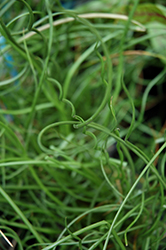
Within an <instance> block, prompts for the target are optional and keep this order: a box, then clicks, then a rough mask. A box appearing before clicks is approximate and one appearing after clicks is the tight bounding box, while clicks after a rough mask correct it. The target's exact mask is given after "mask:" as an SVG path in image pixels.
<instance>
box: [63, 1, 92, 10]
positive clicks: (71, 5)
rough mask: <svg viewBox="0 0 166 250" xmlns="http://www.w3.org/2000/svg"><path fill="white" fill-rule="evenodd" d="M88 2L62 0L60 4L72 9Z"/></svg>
mask: <svg viewBox="0 0 166 250" xmlns="http://www.w3.org/2000/svg"><path fill="white" fill-rule="evenodd" d="M86 2H88V0H71V1H70V0H66V1H65V0H62V1H61V4H62V6H63V7H64V8H65V9H74V8H75V7H76V6H78V5H81V4H84V3H86Z"/></svg>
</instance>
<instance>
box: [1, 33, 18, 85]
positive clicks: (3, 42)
mask: <svg viewBox="0 0 166 250" xmlns="http://www.w3.org/2000/svg"><path fill="white" fill-rule="evenodd" d="M5 47H6V40H5V38H4V37H3V36H0V50H1V49H4V48H5ZM3 57H4V58H5V60H4V61H5V65H6V67H7V70H8V71H9V74H10V76H11V77H15V76H16V75H17V74H18V72H17V70H16V69H15V68H14V67H13V64H14V60H13V57H12V56H11V55H10V54H9V53H5V54H4V55H3ZM17 83H18V81H16V82H15V84H17Z"/></svg>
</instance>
